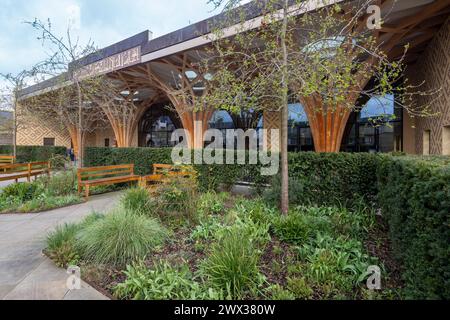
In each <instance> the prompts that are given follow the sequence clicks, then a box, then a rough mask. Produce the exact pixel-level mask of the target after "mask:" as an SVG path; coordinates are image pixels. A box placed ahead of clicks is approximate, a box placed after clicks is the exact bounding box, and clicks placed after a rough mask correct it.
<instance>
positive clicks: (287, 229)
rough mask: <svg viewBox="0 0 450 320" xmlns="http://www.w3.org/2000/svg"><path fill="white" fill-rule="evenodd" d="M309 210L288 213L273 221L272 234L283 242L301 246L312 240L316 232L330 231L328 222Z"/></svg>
mask: <svg viewBox="0 0 450 320" xmlns="http://www.w3.org/2000/svg"><path fill="white" fill-rule="evenodd" d="M313 210H314V209H310V210H306V211H305V210H298V209H297V210H294V211H290V212H289V214H288V215H286V216H278V217H276V218H275V219H274V222H273V230H274V233H275V234H276V235H277V236H278V237H279V238H280V239H281V240H283V241H287V242H291V243H294V244H301V243H304V242H305V241H307V240H308V239H310V238H312V237H313V236H314V235H315V234H316V233H317V232H321V231H324V232H328V231H329V230H331V227H332V226H331V222H330V220H329V219H328V218H327V217H326V216H324V215H322V214H317V212H314V211H313Z"/></svg>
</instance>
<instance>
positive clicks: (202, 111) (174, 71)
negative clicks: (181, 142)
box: [138, 53, 214, 149]
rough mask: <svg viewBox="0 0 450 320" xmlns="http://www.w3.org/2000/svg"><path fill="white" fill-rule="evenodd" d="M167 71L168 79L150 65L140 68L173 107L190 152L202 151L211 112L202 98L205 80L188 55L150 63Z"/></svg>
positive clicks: (205, 92) (206, 92)
mask: <svg viewBox="0 0 450 320" xmlns="http://www.w3.org/2000/svg"><path fill="white" fill-rule="evenodd" d="M152 64H154V65H155V66H157V65H159V68H164V69H165V70H168V72H169V73H170V74H171V76H170V77H166V78H164V76H163V75H161V74H158V72H157V71H156V70H154V68H153V66H152V65H151V64H147V65H146V66H145V67H139V68H138V69H139V71H140V72H141V73H144V74H145V77H146V79H147V81H149V82H150V84H151V85H152V86H155V87H157V88H158V89H159V90H161V91H162V92H163V93H164V94H165V95H167V97H168V98H169V100H170V102H171V103H172V105H173V106H174V108H175V110H176V111H177V113H178V116H179V117H180V121H181V124H182V125H183V128H184V129H185V130H186V131H187V132H188V133H189V136H188V141H187V145H188V147H189V148H191V149H200V148H203V136H204V133H205V132H206V130H207V129H208V121H209V120H210V119H211V117H212V115H213V113H214V109H213V108H210V107H209V106H207V105H205V104H204V102H203V101H202V97H204V96H205V95H206V94H208V83H207V82H208V81H207V79H205V76H204V75H202V74H201V72H200V71H199V70H198V68H197V67H196V66H195V64H194V63H193V62H192V61H190V58H189V57H188V54H187V53H184V54H181V55H176V56H173V57H170V59H169V58H166V59H162V60H161V61H158V62H153V63H152Z"/></svg>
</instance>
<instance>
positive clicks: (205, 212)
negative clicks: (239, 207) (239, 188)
mask: <svg viewBox="0 0 450 320" xmlns="http://www.w3.org/2000/svg"><path fill="white" fill-rule="evenodd" d="M228 196H229V195H228V194H227V193H225V192H221V193H216V192H214V191H208V192H205V193H201V194H200V196H199V198H198V202H197V215H198V216H199V218H200V219H202V218H204V217H208V216H209V215H216V214H220V213H222V212H223V211H224V210H225V200H226V199H227V197H228Z"/></svg>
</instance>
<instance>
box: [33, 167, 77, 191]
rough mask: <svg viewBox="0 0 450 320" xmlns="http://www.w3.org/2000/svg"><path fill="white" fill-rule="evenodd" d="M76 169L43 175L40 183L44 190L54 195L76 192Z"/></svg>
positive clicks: (39, 180)
mask: <svg viewBox="0 0 450 320" xmlns="http://www.w3.org/2000/svg"><path fill="white" fill-rule="evenodd" d="M76 182H77V178H76V171H73V170H69V171H63V172H57V173H54V174H52V175H51V176H42V177H40V178H39V179H38V183H39V184H41V185H42V189H43V190H42V191H43V192H45V193H47V194H49V195H53V196H66V195H69V194H74V193H75V192H76Z"/></svg>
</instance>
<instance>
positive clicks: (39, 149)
mask: <svg viewBox="0 0 450 320" xmlns="http://www.w3.org/2000/svg"><path fill="white" fill-rule="evenodd" d="M12 153H13V147H12V146H11V145H1V146H0V154H2V155H12ZM54 155H62V156H65V155H66V147H53V146H17V159H16V162H18V163H24V162H32V161H47V160H49V159H50V158H52V156H54Z"/></svg>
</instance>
